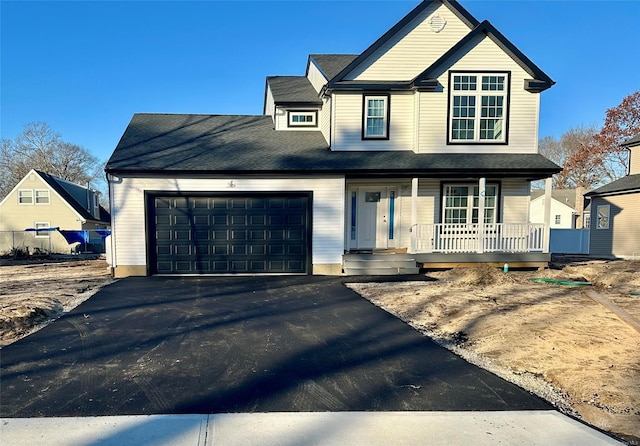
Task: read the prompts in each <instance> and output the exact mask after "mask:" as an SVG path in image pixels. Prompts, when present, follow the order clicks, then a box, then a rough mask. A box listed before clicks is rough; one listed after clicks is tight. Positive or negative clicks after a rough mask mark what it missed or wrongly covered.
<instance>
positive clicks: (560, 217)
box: [554, 214, 562, 225]
mask: <svg viewBox="0 0 640 446" xmlns="http://www.w3.org/2000/svg"><path fill="white" fill-rule="evenodd" d="M554 221H555V224H556V225H559V224H561V223H562V215H561V214H556V215H555V218H554Z"/></svg>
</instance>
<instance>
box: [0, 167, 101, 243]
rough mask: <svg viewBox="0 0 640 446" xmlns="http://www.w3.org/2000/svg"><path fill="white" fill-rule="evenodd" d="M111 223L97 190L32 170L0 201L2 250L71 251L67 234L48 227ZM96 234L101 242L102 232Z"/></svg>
mask: <svg viewBox="0 0 640 446" xmlns="http://www.w3.org/2000/svg"><path fill="white" fill-rule="evenodd" d="M110 224H111V217H110V215H109V213H108V212H107V211H106V210H105V209H104V208H103V207H102V206H100V202H99V195H98V193H97V192H96V191H94V190H92V189H90V188H87V187H85V186H82V185H79V184H75V183H72V182H70V181H67V180H63V179H62V178H58V177H54V176H53V175H49V174H47V173H45V172H41V171H39V170H31V171H30V172H29V173H27V174H26V175H25V176H24V178H22V180H20V181H19V182H18V184H17V185H16V186H15V187H14V188H13V190H12V191H11V192H9V194H8V195H7V196H6V197H5V198H4V199H3V200H2V201H1V202H0V234H1V236H0V252H2V253H7V252H9V251H11V249H12V248H21V249H26V250H29V251H30V252H33V251H34V250H40V251H43V252H54V253H69V251H70V246H69V244H68V243H67V241H66V240H65V238H64V237H63V236H62V235H61V234H60V233H59V232H56V231H49V230H46V229H47V228H59V229H61V230H64V231H80V230H95V229H107V228H109V227H110ZM25 229H34V230H35V231H25ZM38 229H40V230H38ZM93 237H94V238H95V241H96V242H100V243H101V237H100V236H99V235H97V234H93Z"/></svg>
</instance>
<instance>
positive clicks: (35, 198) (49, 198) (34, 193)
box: [33, 189, 51, 206]
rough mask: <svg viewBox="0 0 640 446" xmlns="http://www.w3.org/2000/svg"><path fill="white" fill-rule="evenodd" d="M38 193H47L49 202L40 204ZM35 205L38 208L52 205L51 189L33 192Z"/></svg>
mask: <svg viewBox="0 0 640 446" xmlns="http://www.w3.org/2000/svg"><path fill="white" fill-rule="evenodd" d="M38 192H46V193H47V202H46V203H38ZM33 204H35V205H36V206H43V205H49V204H51V191H50V190H49V189H35V190H34V191H33Z"/></svg>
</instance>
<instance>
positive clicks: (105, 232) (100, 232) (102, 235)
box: [94, 229, 111, 241]
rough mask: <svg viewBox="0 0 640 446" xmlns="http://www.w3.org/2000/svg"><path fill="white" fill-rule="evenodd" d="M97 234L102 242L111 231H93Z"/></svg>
mask: <svg viewBox="0 0 640 446" xmlns="http://www.w3.org/2000/svg"><path fill="white" fill-rule="evenodd" d="M94 231H96V232H97V233H98V235H99V236H100V237H102V241H104V239H105V238H107V236H108V235H111V229H94Z"/></svg>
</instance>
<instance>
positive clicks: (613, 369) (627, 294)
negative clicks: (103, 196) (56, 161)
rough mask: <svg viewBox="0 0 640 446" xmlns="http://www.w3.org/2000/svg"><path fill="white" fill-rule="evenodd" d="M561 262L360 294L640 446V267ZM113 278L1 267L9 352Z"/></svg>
mask: <svg viewBox="0 0 640 446" xmlns="http://www.w3.org/2000/svg"><path fill="white" fill-rule="evenodd" d="M554 266H555V268H561V267H563V269H553V268H552V269H548V270H545V271H539V272H538V271H510V272H508V273H504V272H503V271H502V270H500V269H497V268H492V267H487V266H482V267H478V268H468V269H467V268H462V269H455V270H449V271H442V272H432V273H428V274H427V275H428V276H429V277H431V278H433V279H434V281H432V282H423V281H421V282H386V283H357V284H356V283H354V284H350V285H349V286H350V287H351V288H352V289H354V290H355V291H357V292H358V293H359V294H361V295H362V296H363V297H365V298H366V299H369V300H370V301H371V302H373V303H374V304H376V305H378V306H380V307H382V308H384V309H385V310H387V311H389V312H391V313H393V314H395V315H397V316H398V317H399V318H401V319H403V320H404V321H406V322H407V323H409V324H410V325H412V326H413V327H415V328H416V329H417V330H419V331H421V332H422V333H424V334H425V335H427V336H429V337H431V338H433V339H435V340H436V341H437V342H439V343H441V344H442V345H444V346H445V347H447V348H449V349H451V350H453V351H454V352H456V353H457V354H458V355H460V356H462V357H464V358H465V359H467V360H468V361H470V362H472V363H475V364H477V365H479V366H481V367H483V368H486V369H488V370H490V371H492V372H493V373H496V374H498V375H500V376H502V377H503V378H505V379H507V380H509V381H512V382H515V383H516V384H518V385H520V386H521V387H523V388H526V389H528V390H530V391H531V392H533V393H536V394H538V395H540V396H542V397H543V398H545V399H547V400H548V401H550V402H551V403H553V404H554V405H555V406H557V407H558V408H559V409H560V410H562V411H564V412H566V413H570V414H573V415H575V416H577V417H579V418H582V419H583V420H585V421H586V422H588V423H590V424H592V425H594V426H597V427H599V428H601V429H603V430H605V431H608V432H612V433H614V434H616V435H617V436H619V437H621V438H624V439H625V440H627V441H628V442H629V443H630V444H633V445H639V444H640V332H638V331H636V329H635V328H634V327H633V325H634V323H635V324H640V322H639V321H640V295H638V293H640V262H631V261H614V262H607V261H574V262H568V263H565V264H562V265H552V267H554ZM532 278H552V279H568V280H572V281H585V280H586V281H589V282H591V283H592V285H591V286H579V287H568V286H564V285H558V284H555V283H541V282H534V281H532V280H531V279H532ZM111 282H112V279H111V278H110V276H109V274H108V271H107V265H106V263H105V262H104V261H103V260H92V261H81V260H75V261H67V262H57V263H56V262H39V263H28V262H21V263H17V262H15V261H6V260H0V346H4V345H7V344H10V343H11V342H14V341H15V340H17V339H19V338H21V337H24V336H26V335H28V334H29V333H31V332H33V331H34V330H36V329H38V328H41V327H42V326H44V325H46V324H47V323H49V322H50V321H52V320H55V319H56V318H57V317H59V316H60V315H61V314H62V313H64V312H66V311H69V310H70V309H71V308H73V307H75V306H77V305H78V304H80V303H81V302H83V301H84V300H86V299H88V298H89V297H91V296H92V295H93V294H94V293H95V292H96V291H97V290H99V289H100V288H101V287H102V286H104V285H106V284H109V283H111ZM593 292H595V293H597V294H596V297H602V298H604V299H606V300H605V301H604V303H605V304H607V305H608V306H605V305H603V304H602V303H599V302H596V300H594V299H593V298H592V297H590V296H589V294H590V293H593ZM612 309H613V310H617V311H618V313H616V312H614V311H613V310H612ZM620 315H622V318H621V316H620ZM624 319H626V320H627V321H629V322H625V320H624Z"/></svg>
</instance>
